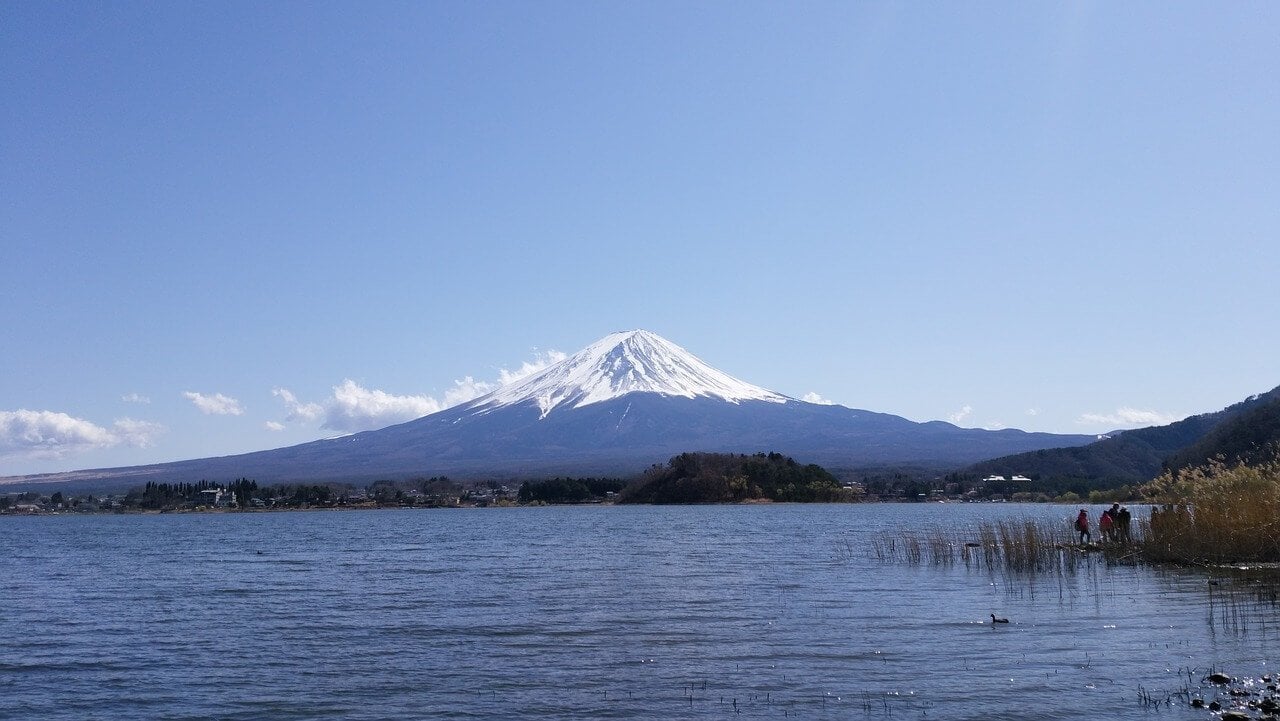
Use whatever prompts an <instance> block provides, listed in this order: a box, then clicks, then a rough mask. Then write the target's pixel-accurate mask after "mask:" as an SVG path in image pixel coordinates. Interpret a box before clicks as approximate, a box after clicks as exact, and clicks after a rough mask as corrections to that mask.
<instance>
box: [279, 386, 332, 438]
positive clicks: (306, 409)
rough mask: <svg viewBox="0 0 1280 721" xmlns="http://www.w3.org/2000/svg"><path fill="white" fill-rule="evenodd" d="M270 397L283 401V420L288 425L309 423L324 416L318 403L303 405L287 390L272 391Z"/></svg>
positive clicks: (322, 408) (322, 409)
mask: <svg viewBox="0 0 1280 721" xmlns="http://www.w3.org/2000/svg"><path fill="white" fill-rule="evenodd" d="M271 395H273V396H275V397H277V398H279V399H280V400H282V401H284V407H285V412H286V415H285V418H284V419H285V420H286V421H288V422H290V423H309V422H311V421H315V420H318V419H319V418H321V417H323V416H324V406H322V405H320V404H319V403H303V402H302V401H300V400H298V397H297V396H295V395H294V394H293V391H291V390H289V389H288V388H275V389H272V391H271ZM281 428H283V426H281ZM272 430H278V429H272Z"/></svg>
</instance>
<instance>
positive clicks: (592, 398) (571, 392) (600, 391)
mask: <svg viewBox="0 0 1280 721" xmlns="http://www.w3.org/2000/svg"><path fill="white" fill-rule="evenodd" d="M637 391H639V392H644V393H656V394H659V395H663V396H679V397H684V398H697V397H710V398H719V399H721V400H725V401H728V402H730V403H739V402H741V401H747V400H753V401H767V402H770V403H786V402H788V401H794V400H795V399H793V398H788V397H787V396H784V395H781V394H779V393H774V392H773V391H769V390H765V389H764V388H760V387H759V386H753V385H751V384H750V383H747V382H745V381H740V380H738V379H737V378H734V377H733V376H730V375H728V374H726V373H722V372H721V371H718V370H716V369H715V368H712V367H711V366H709V365H707V364H706V363H704V362H703V361H702V360H701V359H699V358H698V357H697V356H695V355H693V354H692V353H690V352H689V351H687V350H685V349H684V348H681V347H680V346H678V345H676V344H675V343H672V342H671V341H669V340H667V339H665V338H663V337H661V336H659V335H657V334H656V333H650V332H649V331H647V330H632V331H624V332H620V333H612V334H610V335H607V336H605V337H604V338H601V339H600V340H598V341H596V342H595V343H592V344H591V345H589V346H587V347H586V348H584V349H583V350H581V351H579V352H578V353H575V354H574V355H572V356H570V357H568V358H566V359H564V360H562V361H560V362H559V363H556V364H554V365H552V366H549V367H547V368H545V369H543V370H542V371H540V372H538V373H535V374H534V375H532V376H530V377H528V378H525V379H523V380H520V381H517V382H515V383H512V384H511V385H509V386H504V387H502V388H499V389H498V390H496V391H494V392H492V393H490V394H488V395H485V396H481V397H480V398H477V399H475V400H474V401H472V402H471V403H470V404H468V406H467V407H469V408H470V409H472V410H474V411H475V412H476V413H488V412H491V411H494V410H497V409H498V408H503V407H506V406H512V405H517V404H521V403H528V402H532V403H536V404H537V406H538V409H539V411H540V412H541V417H542V418H546V417H547V414H549V413H551V412H552V411H553V410H555V409H556V408H557V407H559V406H564V407H566V408H581V407H583V406H588V405H591V404H593V403H600V402H603V401H607V400H610V399H613V398H617V397H619V396H623V395H626V394H627V393H635V392H637Z"/></svg>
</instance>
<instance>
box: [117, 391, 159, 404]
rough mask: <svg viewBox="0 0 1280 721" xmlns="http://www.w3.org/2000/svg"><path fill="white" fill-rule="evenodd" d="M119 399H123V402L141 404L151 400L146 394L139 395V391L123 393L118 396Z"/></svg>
mask: <svg viewBox="0 0 1280 721" xmlns="http://www.w3.org/2000/svg"><path fill="white" fill-rule="evenodd" d="M120 400H122V401H124V402H125V403H141V404H143V405H146V404H148V403H150V402H151V399H150V398H148V397H147V396H144V395H141V394H139V393H127V394H125V395H122V396H120Z"/></svg>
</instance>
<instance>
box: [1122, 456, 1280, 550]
mask: <svg viewBox="0 0 1280 721" xmlns="http://www.w3.org/2000/svg"><path fill="white" fill-rule="evenodd" d="M1151 491H1152V492H1153V494H1154V495H1155V496H1156V497H1157V498H1158V499H1159V500H1161V501H1165V502H1166V503H1164V505H1163V506H1162V507H1158V508H1156V509H1153V511H1152V514H1151V518H1150V519H1149V520H1148V521H1146V522H1145V523H1143V524H1141V525H1142V529H1143V533H1144V537H1145V539H1146V540H1145V542H1144V543H1143V544H1142V548H1141V550H1142V553H1143V556H1144V557H1145V558H1146V559H1147V560H1151V561H1163V562H1172V563H1180V564H1188V565H1197V564H1222V563H1276V562H1280V460H1272V461H1270V462H1267V463H1262V464H1259V465H1254V466H1246V465H1243V464H1241V465H1235V466H1227V465H1226V464H1223V463H1221V462H1212V463H1210V464H1209V465H1208V466H1205V467H1202V468H1192V469H1184V470H1181V471H1178V472H1177V473H1176V474H1172V473H1166V474H1164V475H1163V476H1161V477H1160V478H1158V479H1156V481H1154V482H1153V483H1152V485H1151Z"/></svg>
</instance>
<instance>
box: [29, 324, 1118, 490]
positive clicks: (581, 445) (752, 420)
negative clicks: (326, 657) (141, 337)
mask: <svg viewBox="0 0 1280 721" xmlns="http://www.w3.org/2000/svg"><path fill="white" fill-rule="evenodd" d="M1093 440H1094V438H1093V437H1092V436H1077V435H1056V434H1048V433H1026V432H1023V431H1019V430H1014V429H1006V430H1000V431H986V430H978V429H962V428H958V427H956V426H954V425H951V424H949V423H944V422H941V421H932V422H927V423H916V422H913V421H909V420H907V419H905V418H901V417H899V416H894V415H889V414H885V413H874V412H871V411H866V410H857V409H852V408H846V407H844V406H838V405H819V404H814V403H807V402H804V401H801V400H797V399H795V398H790V397H788V396H785V395H782V394H780V393H776V392H774V391H770V390H766V389H764V388H760V387H758V386H755V385H752V384H750V383H747V382H745V381H742V380H739V379H737V378H734V377H733V376H730V375H728V374H727V373H724V372H723V371H720V370H717V369H715V368H713V367H711V366H710V365H708V364H707V363H705V362H703V361H702V360H701V359H699V358H697V357H696V356H694V355H693V354H691V353H689V352H688V351H686V350H685V349H683V348H681V347H680V346H678V345H676V344H674V343H672V342H670V341H668V340H666V339H665V338H662V337H660V336H658V335H656V334H654V333H651V332H649V331H644V330H634V331H626V332H621V333H613V334H611V335H608V336H605V337H604V338H602V339H600V340H599V341H597V342H595V343H592V344H591V345H589V346H587V347H586V348H584V349H583V350H582V351H580V352H578V353H576V354H574V355H572V356H570V357H568V358H566V359H564V360H562V361H560V362H558V363H556V364H554V365H551V366H549V367H547V368H545V369H543V370H542V371H540V372H538V373H536V374H534V375H531V376H529V377H527V378H524V379H522V380H519V381H516V382H515V383H512V384H510V385H508V386H504V387H502V388H500V389H498V390H496V391H494V392H492V393H489V394H488V395H485V396H481V397H479V398H476V399H474V400H472V401H470V402H468V403H465V404H462V405H459V406H455V407H453V408H449V409H446V410H444V411H440V412H438V413H434V414H431V415H428V416H424V417H422V418H418V419H416V420H412V421H409V422H406V423H401V424H399V425H395V426H390V427H387V428H382V429H379V430H374V431H365V432H362V433H356V434H354V435H350V436H344V437H340V438H335V439H327V440H320V441H313V442H311V443H304V444H301V445H297V446H291V447H288V448H280V449H276V450H270V451H260V452H256V453H247V454H243V455H237V456H224V457H220V458H205V459H198V460H191V461H180V462H176V463H167V464H161V465H154V466H139V467H133V468H122V469H107V470H95V471H78V472H74V473H73V474H56V475H60V476H75V477H77V478H78V479H81V480H87V479H91V478H99V479H102V478H114V479H118V480H120V481H122V482H123V481H126V480H127V481H133V482H137V481H139V480H144V479H152V480H154V479H159V478H164V479H165V480H170V481H193V480H199V479H209V480H224V479H233V478H237V477H241V476H246V477H249V478H254V479H256V480H258V481H259V482H260V483H261V482H285V481H322V480H350V481H367V480H371V479H378V478H405V477H415V476H431V475H441V474H447V475H449V476H452V477H455V478H479V477H503V478H521V477H536V476H546V475H563V474H575V475H577V474H629V473H634V472H639V471H641V470H643V469H644V468H646V467H647V466H649V465H651V464H653V463H659V462H663V461H665V460H667V459H668V458H669V457H671V456H673V455H675V454H678V453H682V452H685V451H718V452H734V453H739V452H740V453H754V452H759V451H778V452H781V453H785V454H788V455H792V456H794V457H796V458H797V459H801V460H803V461H804V462H806V463H818V464H822V465H825V466H828V467H832V468H857V467H868V466H884V465H890V464H915V465H920V464H924V465H934V466H938V467H947V466H950V467H954V466H956V465H961V464H965V463H973V462H975V461H978V460H981V459H985V458H992V457H996V456H1002V455H1008V454H1011V453H1018V452H1022V451H1029V450H1036V449H1040V448H1050V447H1056V446H1069V445H1083V444H1085V443H1089V442H1091V441H1093ZM47 478H48V480H56V479H54V478H52V477H47ZM31 480H34V479H31Z"/></svg>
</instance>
